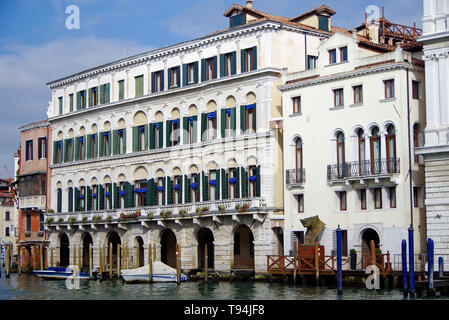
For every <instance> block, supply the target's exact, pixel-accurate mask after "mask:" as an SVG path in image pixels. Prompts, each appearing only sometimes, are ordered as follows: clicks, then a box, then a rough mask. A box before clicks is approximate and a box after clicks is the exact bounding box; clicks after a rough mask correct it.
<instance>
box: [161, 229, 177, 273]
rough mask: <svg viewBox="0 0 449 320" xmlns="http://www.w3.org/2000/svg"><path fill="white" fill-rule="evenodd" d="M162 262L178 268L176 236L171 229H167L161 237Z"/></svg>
mask: <svg viewBox="0 0 449 320" xmlns="http://www.w3.org/2000/svg"><path fill="white" fill-rule="evenodd" d="M161 261H162V262H163V263H165V264H166V265H168V266H170V267H172V268H176V235H175V234H174V232H173V231H171V230H170V229H166V230H165V231H164V232H163V233H162V236H161Z"/></svg>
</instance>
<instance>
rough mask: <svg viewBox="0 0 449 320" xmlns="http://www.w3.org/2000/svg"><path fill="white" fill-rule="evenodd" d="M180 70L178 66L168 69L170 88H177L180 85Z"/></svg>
mask: <svg viewBox="0 0 449 320" xmlns="http://www.w3.org/2000/svg"><path fill="white" fill-rule="evenodd" d="M178 72H179V70H178V67H174V68H171V69H169V70H168V74H169V76H170V88H177V87H179V83H178V77H179V74H178Z"/></svg>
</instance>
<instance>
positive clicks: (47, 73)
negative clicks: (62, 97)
mask: <svg viewBox="0 0 449 320" xmlns="http://www.w3.org/2000/svg"><path fill="white" fill-rule="evenodd" d="M233 2H235V3H239V4H244V3H245V0H165V1H161V0H67V1H66V0H0V96H1V97H2V99H1V100H0V127H1V128H2V129H3V130H2V137H1V140H0V177H9V176H12V175H13V166H14V163H13V158H12V154H13V153H14V152H15V151H17V148H18V147H19V143H20V141H19V132H18V127H19V126H21V125H23V124H27V123H30V122H34V121H39V120H42V119H45V118H46V110H47V107H48V101H50V99H51V94H50V90H49V89H48V87H47V86H46V85H45V84H46V83H47V82H49V81H52V80H56V79H59V78H61V77H64V76H67V75H70V74H73V73H76V72H80V71H83V70H85V69H88V68H91V67H95V66H97V65H101V64H104V63H107V62H111V61H114V60H117V59H121V58H123V57H125V56H129V55H134V54H138V53H142V52H145V51H149V50H152V49H156V48H160V47H163V46H165V45H171V44H175V43H178V42H182V41H186V40H190V39H194V38H197V37H200V36H203V35H205V34H208V33H210V32H214V31H216V30H219V29H222V28H226V27H227V26H228V20H227V19H226V18H225V17H224V16H223V13H224V12H225V11H226V10H227V9H228V8H229V7H230V6H231V4H232V3H233ZM323 3H325V4H327V5H328V6H330V7H331V8H333V9H334V10H335V11H336V12H337V13H336V15H335V16H334V17H332V24H333V25H336V26H340V27H344V28H349V29H351V28H353V27H355V26H358V25H360V24H361V23H362V22H364V12H365V9H366V8H367V7H368V6H369V5H376V6H378V7H379V8H381V7H382V6H384V7H385V15H386V17H387V18H388V19H389V20H390V21H393V22H396V23H399V24H405V25H413V22H416V23H417V25H418V26H421V18H422V10H423V9H422V0H394V1H387V0H383V1H376V0H327V1H326V0H319V1H316V0H276V1H274V0H254V8H255V9H258V10H261V11H265V12H268V13H271V14H275V15H281V16H286V17H294V16H298V15H300V14H301V13H304V12H306V11H308V10H310V9H313V8H315V7H317V6H319V5H321V4H323ZM72 4H74V5H77V6H78V7H79V9H80V29H79V30H68V29H66V26H65V21H66V18H67V16H68V15H67V14H66V13H65V10H66V7H67V6H69V5H72Z"/></svg>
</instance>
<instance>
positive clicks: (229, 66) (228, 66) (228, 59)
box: [224, 52, 234, 76]
mask: <svg viewBox="0 0 449 320" xmlns="http://www.w3.org/2000/svg"><path fill="white" fill-rule="evenodd" d="M232 61H233V59H232V52H231V53H227V54H225V58H224V63H225V66H224V70H225V76H230V75H232V70H234V66H233V63H232Z"/></svg>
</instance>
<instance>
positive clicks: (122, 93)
mask: <svg viewBox="0 0 449 320" xmlns="http://www.w3.org/2000/svg"><path fill="white" fill-rule="evenodd" d="M118 99H119V100H123V99H125V80H120V81H119V82H118Z"/></svg>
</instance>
